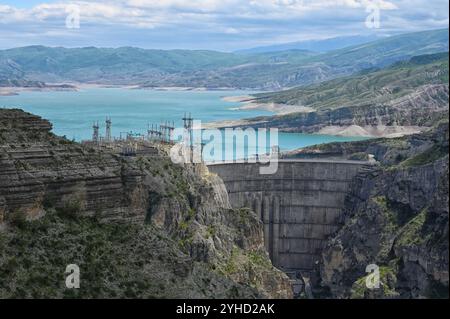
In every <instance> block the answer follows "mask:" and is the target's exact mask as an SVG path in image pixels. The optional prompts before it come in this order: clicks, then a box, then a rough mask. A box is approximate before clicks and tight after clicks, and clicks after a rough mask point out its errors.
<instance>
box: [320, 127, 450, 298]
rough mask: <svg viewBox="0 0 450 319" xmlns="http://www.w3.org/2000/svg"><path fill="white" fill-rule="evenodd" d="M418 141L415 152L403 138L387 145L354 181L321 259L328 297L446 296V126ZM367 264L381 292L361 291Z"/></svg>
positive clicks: (364, 287)
mask: <svg viewBox="0 0 450 319" xmlns="http://www.w3.org/2000/svg"><path fill="white" fill-rule="evenodd" d="M431 137H434V139H431ZM422 138H423V139H424V140H427V141H428V143H427V144H425V143H422V144H416V146H417V149H416V150H411V149H413V148H415V147H414V144H413V145H412V146H411V144H407V143H405V140H406V138H403V139H399V140H398V142H397V145H396V146H393V145H394V143H391V144H390V146H389V147H386V146H385V147H384V149H382V151H381V152H380V153H379V154H378V156H379V157H378V158H377V159H378V160H379V161H380V162H381V163H380V166H379V168H378V169H377V170H375V171H373V172H371V173H370V174H369V175H366V176H361V177H360V178H358V179H356V180H355V182H354V185H353V190H352V193H351V195H350V196H349V197H348V198H347V202H346V210H345V218H344V220H343V227H342V229H341V230H340V231H339V232H338V233H337V234H336V235H335V236H334V237H333V238H332V239H330V241H329V244H328V246H327V248H326V249H325V250H324V252H323V255H322V256H323V260H322V264H321V277H322V284H323V286H324V287H326V288H327V289H329V291H330V293H331V296H333V297H338V298H347V297H353V298H364V297H365V298H374V297H378V298H421V297H448V284H449V283H448V280H449V279H448V262H449V260H448V252H449V246H448V240H449V238H448V229H449V224H448V215H449V211H448V193H449V188H448V177H449V169H448V122H447V123H442V124H441V125H440V126H438V127H437V128H436V129H435V130H434V131H433V132H431V133H429V135H428V137H427V138H425V137H424V136H422ZM416 140H417V137H416ZM377 143H378V145H379V144H381V145H382V143H381V142H375V143H374V145H373V146H372V147H373V148H375V147H376V145H377ZM401 145H403V146H405V145H410V146H409V147H405V148H404V149H402V147H400V151H399V152H398V149H399V146H401ZM424 145H426V147H425V149H424ZM396 148H397V153H395V151H394V150H395V149H396ZM405 149H408V152H405ZM444 150H445V151H444ZM374 153H375V152H374ZM392 153H394V154H396V156H394V158H395V159H396V161H397V163H393V159H392V157H391V154H392ZM405 153H406V154H407V153H409V155H408V156H406V158H405V157H403V156H398V155H399V154H405ZM399 159H400V160H399ZM370 264H376V265H378V266H379V267H380V275H381V289H375V290H371V289H368V288H367V287H366V284H365V279H366V278H367V277H366V275H367V273H366V267H367V266H368V265H370Z"/></svg>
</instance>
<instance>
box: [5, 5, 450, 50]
mask: <svg viewBox="0 0 450 319" xmlns="http://www.w3.org/2000/svg"><path fill="white" fill-rule="evenodd" d="M448 9H449V1H448V0H109V1H106V0H92V1H65V0H56V1H50V0H48V1H42V0H41V1H39V0H27V1H23V0H14V1H9V0H0V48H1V49H5V48H12V47H19V46H27V45H47V46H64V47H84V46H97V47H120V46H135V47H142V48H151V49H208V50H219V51H234V50H239V49H245V48H251V47H255V46H264V45H271V44H279V43H286V42H293V41H304V40H312V39H325V38H332V37H337V36H347V35H371V34H378V35H392V34H397V33H404V32H414V31H420V30H429V29H439V28H448V25H449V16H448ZM378 13H379V19H377V16H378ZM374 19H375V20H376V21H379V24H377V23H374V22H375V20H374ZM367 21H368V22H369V23H367Z"/></svg>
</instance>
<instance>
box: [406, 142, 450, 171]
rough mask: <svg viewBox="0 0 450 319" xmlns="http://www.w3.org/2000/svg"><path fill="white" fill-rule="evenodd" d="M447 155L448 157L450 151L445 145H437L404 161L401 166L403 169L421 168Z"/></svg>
mask: <svg viewBox="0 0 450 319" xmlns="http://www.w3.org/2000/svg"><path fill="white" fill-rule="evenodd" d="M446 155H448V149H447V148H446V147H445V146H443V145H439V144H435V145H433V146H432V147H431V148H430V149H429V150H426V151H424V152H423V153H420V154H418V155H416V156H414V157H411V158H408V159H407V160H405V161H403V162H402V163H401V165H402V166H403V167H412V166H421V165H425V164H429V163H432V162H434V161H436V160H438V159H440V158H442V157H444V156H446Z"/></svg>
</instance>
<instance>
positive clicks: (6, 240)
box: [0, 210, 224, 298]
mask: <svg viewBox="0 0 450 319" xmlns="http://www.w3.org/2000/svg"><path fill="white" fill-rule="evenodd" d="M20 220H21V222H20V224H17V223H16V222H15V221H14V222H12V223H11V222H9V223H8V225H9V226H8V227H7V228H6V229H3V230H1V231H0V278H2V280H1V281H0V298H119V297H120V298H186V297H188V296H198V297H199V296H204V294H207V295H208V296H211V295H213V294H217V293H219V292H218V291H215V292H212V291H210V288H209V287H203V288H202V289H203V290H205V291H204V292H202V291H200V288H195V287H199V284H201V283H202V282H203V281H204V280H208V281H216V283H217V279H216V278H217V275H216V274H215V273H210V272H209V271H208V270H207V267H200V268H199V270H197V271H196V277H195V278H194V279H192V278H190V277H189V276H188V274H189V269H191V268H192V267H193V264H192V261H191V260H190V259H189V257H188V256H187V255H186V254H184V253H183V252H182V251H181V250H180V248H179V246H178V245H177V244H176V243H175V242H174V241H173V240H172V239H170V238H168V237H167V236H166V235H164V234H163V233H162V232H160V231H159V230H158V229H157V228H155V227H153V226H151V225H136V224H128V223H112V222H108V223H99V222H98V221H97V220H96V219H95V218H89V217H78V218H76V219H73V218H67V217H65V216H61V215H60V214H58V213H56V212H55V211H54V210H49V212H48V213H47V215H46V216H44V217H43V218H41V219H39V220H34V221H25V220H24V219H23V218H20ZM69 264H77V265H78V266H79V267H80V279H81V281H80V289H67V288H66V287H65V278H66V276H67V274H65V270H66V266H67V265H69ZM192 280H198V282H199V284H193V283H192V282H191V281H192ZM220 282H221V283H223V282H224V281H223V279H222V280H221V281H220Z"/></svg>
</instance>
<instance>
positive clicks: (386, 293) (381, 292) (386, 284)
mask: <svg viewBox="0 0 450 319" xmlns="http://www.w3.org/2000/svg"><path fill="white" fill-rule="evenodd" d="M379 271H380V288H378V289H369V288H367V286H366V279H367V278H368V276H369V275H366V276H364V277H361V278H359V279H358V280H356V281H355V282H354V284H353V285H352V290H351V298H353V299H362V298H368V297H369V298H370V297H371V296H372V297H376V298H392V297H397V296H398V293H397V292H396V291H395V285H396V283H397V276H396V271H395V269H394V268H392V267H389V266H381V267H380V268H379Z"/></svg>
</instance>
